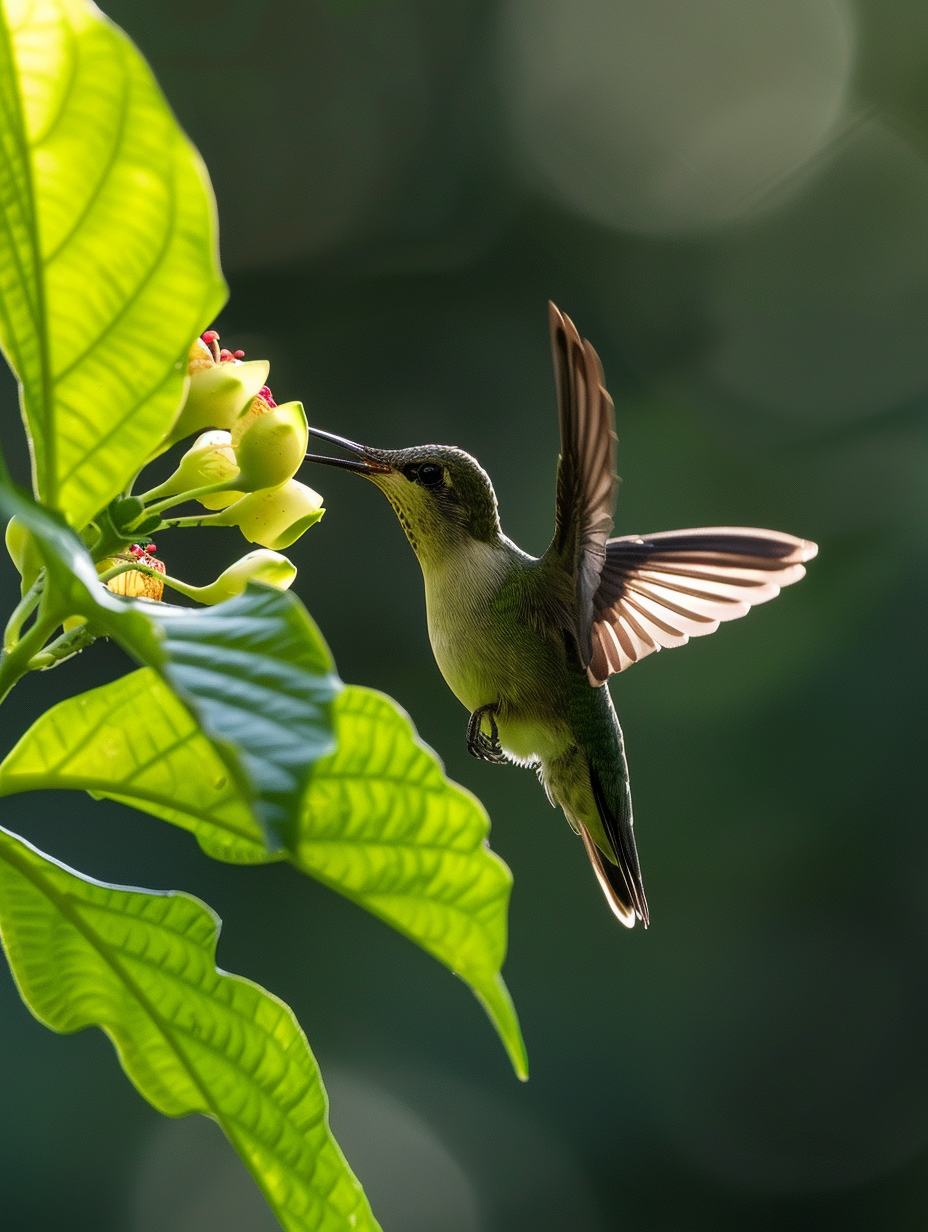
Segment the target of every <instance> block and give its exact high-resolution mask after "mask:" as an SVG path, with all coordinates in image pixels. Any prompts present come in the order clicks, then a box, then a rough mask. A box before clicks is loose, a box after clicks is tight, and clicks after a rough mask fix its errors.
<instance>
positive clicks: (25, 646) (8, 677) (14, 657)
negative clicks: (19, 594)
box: [0, 611, 61, 702]
mask: <svg viewBox="0 0 928 1232" xmlns="http://www.w3.org/2000/svg"><path fill="white" fill-rule="evenodd" d="M60 623H61V616H60V615H59V614H58V613H55V614H53V615H50V614H48V613H43V612H41V611H40V612H39V616H38V619H37V620H36V622H35V624H34V625H33V626H32V628H31V629H29V630H28V631H27V632H26V633H25V634H24V635H23V637H22V638H21V639H20V641H18V642H17V643H16V645H15V646H13V647H12V648H11V649H10V650H4V652H3V654H2V656H0V702H2V701H3V700H4V699H5V697H6V695H7V694H8V693H9V691H10V689H12V687H13V685H14V684H16V682H17V681H18V680H20V679H21V678H22V677H23V676H25V674H26V672H28V671H30V670H31V669H30V667H29V660H30V659H31V658H32V657H33V655H36V654H38V652H39V651H40V650H41V649H42V647H43V646H44V645H45V643H46V642H47V641H48V639H49V638H50V637H51V635H52V634H53V633H54V631H55V629H56V628H57V627H58V625H59V624H60Z"/></svg>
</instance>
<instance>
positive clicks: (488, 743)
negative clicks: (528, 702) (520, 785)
mask: <svg viewBox="0 0 928 1232" xmlns="http://www.w3.org/2000/svg"><path fill="white" fill-rule="evenodd" d="M496 709H497V707H496V702H491V703H490V704H489V705H488V706H479V707H478V708H477V709H476V710H475V711H474V713H473V714H472V715H471V716H470V722H469V723H468V724H467V751H468V753H470V755H471V756H472V757H476V758H477V759H478V760H479V761H488V762H491V763H492V764H493V765H495V766H502V765H505V764H506V762H508V760H509V758H508V757H507V756H506V754H505V753H504V752H503V746H502V745H501V744H500V742H499V728H498V727H497V726H496V718H495V715H496ZM484 715H486V716H487V718H488V719H489V720H490V735H489V736H485V735H484V733H483V732H482V731H481V730H480V725H481V723H482V722H483V716H484Z"/></svg>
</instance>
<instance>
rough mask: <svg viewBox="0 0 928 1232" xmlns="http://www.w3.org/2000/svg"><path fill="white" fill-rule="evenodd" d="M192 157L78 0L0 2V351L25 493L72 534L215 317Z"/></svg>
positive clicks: (117, 487) (120, 468)
mask: <svg viewBox="0 0 928 1232" xmlns="http://www.w3.org/2000/svg"><path fill="white" fill-rule="evenodd" d="M214 212H215V211H214V205H213V198H212V193H211V190H210V187H209V181H208V178H207V176H206V172H205V170H204V168H203V166H202V163H201V161H200V158H199V156H198V154H197V153H196V151H195V150H194V148H193V147H192V146H191V145H190V143H189V141H188V140H187V138H186V137H185V136H184V134H183V133H182V132H181V130H180V128H179V126H178V124H177V122H176V120H175V119H174V117H173V115H172V114H171V111H170V109H169V107H168V105H167V103H166V102H165V100H164V98H163V96H162V95H161V92H160V90H159V89H158V86H157V84H156V82H155V80H154V78H153V77H152V74H151V72H150V70H149V68H148V66H147V65H146V63H145V61H144V60H143V59H142V57H141V55H140V54H139V53H138V51H136V49H135V48H134V47H133V46H132V44H131V43H130V42H129V40H128V39H127V38H126V37H125V35H124V34H123V33H122V32H121V31H120V30H118V29H117V28H116V27H115V26H114V25H112V23H111V22H109V21H108V20H107V19H106V18H105V17H104V16H103V15H102V14H101V13H100V11H99V10H98V9H97V8H96V7H95V6H94V5H93V4H91V3H89V2H88V0H2V4H0V342H2V345H3V348H4V351H5V352H6V355H7V358H8V359H9V361H10V364H11V366H12V367H13V369H14V370H15V372H16V373H17V375H18V377H19V379H20V381H21V384H22V400H23V409H24V414H25V418H26V421H27V425H28V429H29V432H30V435H31V439H32V450H33V459H34V472H35V473H34V479H35V485H36V493H37V495H38V496H39V497H40V499H41V500H43V501H44V502H45V503H46V504H48V505H50V506H52V507H53V508H56V509H61V510H62V511H63V512H64V513H65V514H66V515H67V517H68V520H69V521H70V522H71V523H72V524H74V525H76V526H82V525H83V524H84V523H85V522H87V521H88V519H89V518H91V517H92V516H93V515H94V514H95V513H96V512H97V511H98V510H99V509H101V508H102V507H103V506H104V505H106V504H107V503H108V502H109V501H110V499H111V498H112V497H113V496H115V495H116V494H117V493H118V492H120V491H121V490H122V489H123V488H124V486H125V484H126V483H127V481H128V480H129V479H130V478H131V476H132V475H134V474H135V472H136V471H137V470H138V468H139V465H140V463H141V462H142V460H143V459H144V458H146V457H147V456H148V455H149V454H151V453H152V451H153V450H154V449H155V448H156V446H157V445H158V443H159V441H160V440H161V439H162V437H163V436H164V434H165V432H166V431H167V430H168V428H169V427H170V425H171V423H172V421H173V419H174V417H175V415H176V412H177V409H178V407H179V405H180V402H181V399H182V397H183V394H184V384H185V380H186V366H187V365H186V356H187V349H188V348H189V346H190V343H191V340H192V339H193V338H195V337H196V335H197V334H198V333H200V332H201V330H202V329H204V328H205V326H206V325H207V324H208V323H209V321H210V320H211V319H212V318H213V316H215V314H216V312H217V311H218V310H219V308H220V307H221V306H222V303H223V301H224V299H225V294H226V292H225V286H224V284H223V281H222V277H221V274H220V272H219V264H218V255H217V250H216V233H215V221H214Z"/></svg>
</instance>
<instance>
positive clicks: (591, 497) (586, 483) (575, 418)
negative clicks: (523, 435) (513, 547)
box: [548, 303, 618, 663]
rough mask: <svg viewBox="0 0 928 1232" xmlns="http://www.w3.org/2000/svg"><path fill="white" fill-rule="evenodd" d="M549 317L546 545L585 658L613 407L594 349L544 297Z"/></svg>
mask: <svg viewBox="0 0 928 1232" xmlns="http://www.w3.org/2000/svg"><path fill="white" fill-rule="evenodd" d="M548 317H549V322H550V327H551V354H552V357H553V359H554V376H555V381H556V383H557V409H558V418H559V420H560V426H561V457H560V461H559V463H558V471H557V516H556V523H555V531H554V541H553V543H552V544H551V547H550V548H549V552H551V553H553V554H554V555H555V556H556V557H557V558H558V560H559V562H560V564H561V566H562V567H563V568H564V569H565V570H566V571H567V573H568V574H569V575H570V577H571V578H572V580H573V584H574V593H575V596H576V609H575V610H576V621H577V638H578V649H579V651H580V656H581V658H582V660H583V662H584V663H588V662H589V661H590V655H591V653H592V640H591V633H592V623H593V596H594V595H595V594H596V590H597V587H598V586H599V580H600V573H601V571H602V568H603V564H604V563H605V560H606V541H607V540H608V538H609V535H610V533H611V532H612V510H613V508H614V506H615V492H616V486H617V483H618V480H617V479H616V474H615V450H616V437H615V427H614V424H615V412H614V409H613V406H612V399H611V398H610V397H609V395H608V393H606V390H605V388H604V386H603V370H602V368H601V366H600V363H599V358H598V356H597V354H596V352H595V351H594V350H593V348H592V347H591V346H590V344H589V343H588V342H585V341H584V340H583V339H582V338H581V337H580V335H579V334H578V333H577V330H576V328H575V327H574V324H573V322H572V321H571V320H570V318H569V317H566V316H562V315H561V313H560V312H558V310H557V308H555V306H554V304H551V303H549V304H548Z"/></svg>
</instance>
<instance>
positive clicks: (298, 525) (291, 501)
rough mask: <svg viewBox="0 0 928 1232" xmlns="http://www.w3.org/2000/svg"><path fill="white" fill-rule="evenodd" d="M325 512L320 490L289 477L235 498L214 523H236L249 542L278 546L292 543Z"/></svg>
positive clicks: (282, 546)
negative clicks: (276, 483) (315, 490)
mask: <svg viewBox="0 0 928 1232" xmlns="http://www.w3.org/2000/svg"><path fill="white" fill-rule="evenodd" d="M324 512H325V510H324V509H323V508H322V497H321V496H320V495H319V493H318V492H314V491H313V490H312V488H307V487H306V485H305V484H302V483H299V482H297V480H296V479H291V480H290V482H289V483H285V484H284V485H283V486H282V487H279V488H264V489H262V490H261V491H258V492H252V493H251V494H250V495H248V496H245V497H243V498H242V500H240V501H236V503H235V504H234V505H230V506H229V508H228V509H224V510H223V511H222V513H220V514H217V515H216V524H218V525H220V526H237V527H238V528H239V529H240V530H241V532H242V534H243V535H244V536H245V538H246V539H247V540H248V542H249V543H260V544H261V546H262V547H265V548H274V549H280V548H288V547H289V546H290V544H291V543H295V542H296V540H297V539H299V537H300V535H302V534H303V532H304V531H305V530H308V529H309V527H310V526H312V525H313V523H314V522H318V521H319V519H320V518H321V517H322V515H323V513H324Z"/></svg>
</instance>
